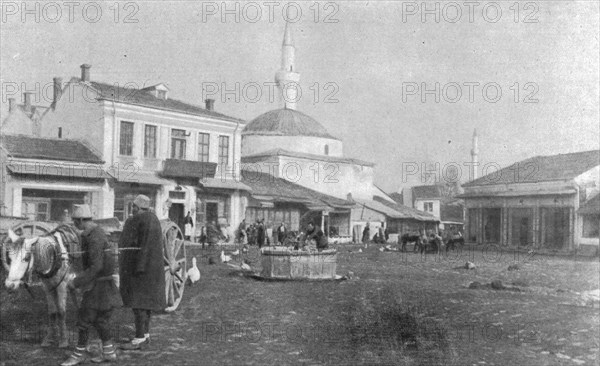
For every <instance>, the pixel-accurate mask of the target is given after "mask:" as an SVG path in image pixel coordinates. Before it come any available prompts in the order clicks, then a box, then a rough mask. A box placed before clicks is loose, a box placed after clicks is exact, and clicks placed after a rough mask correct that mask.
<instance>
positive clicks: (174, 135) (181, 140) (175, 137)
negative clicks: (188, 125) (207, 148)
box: [171, 130, 186, 159]
mask: <svg viewBox="0 0 600 366" xmlns="http://www.w3.org/2000/svg"><path fill="white" fill-rule="evenodd" d="M185 142H186V140H185V131H184V130H171V158H172V159H185Z"/></svg>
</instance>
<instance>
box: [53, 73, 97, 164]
mask: <svg viewBox="0 0 600 366" xmlns="http://www.w3.org/2000/svg"><path fill="white" fill-rule="evenodd" d="M83 85H84V84H81V83H68V84H67V85H66V87H65V89H64V91H63V95H62V97H61V98H60V100H59V101H58V103H57V104H56V108H55V110H54V111H52V110H51V111H48V113H46V115H45V116H44V118H43V119H42V121H41V125H42V126H41V136H42V137H50V138H58V128H59V127H62V138H64V139H74V140H80V141H82V142H84V143H85V144H86V145H88V146H89V147H91V148H92V149H93V150H94V152H95V153H97V154H98V155H100V158H101V159H103V160H105V161H106V160H108V158H107V157H106V156H105V149H104V141H105V135H104V133H105V128H104V112H103V110H102V107H101V103H99V102H97V101H95V100H94V98H95V97H96V93H95V92H94V90H93V89H92V88H91V87H84V86H83Z"/></svg>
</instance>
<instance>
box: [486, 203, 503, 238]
mask: <svg viewBox="0 0 600 366" xmlns="http://www.w3.org/2000/svg"><path fill="white" fill-rule="evenodd" d="M500 213H501V210H500V209H499V208H486V209H484V210H483V219H484V224H483V237H484V240H485V242H486V243H499V242H500V217H501V215H500Z"/></svg>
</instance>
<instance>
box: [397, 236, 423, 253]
mask: <svg viewBox="0 0 600 366" xmlns="http://www.w3.org/2000/svg"><path fill="white" fill-rule="evenodd" d="M421 240H422V238H421V235H419V234H410V233H406V234H404V235H402V236H401V237H400V243H401V244H402V249H401V250H402V251H403V252H406V244H408V243H414V249H413V252H415V253H416V252H417V251H418V250H419V247H420V246H421Z"/></svg>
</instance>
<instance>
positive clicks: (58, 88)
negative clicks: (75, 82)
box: [52, 77, 62, 106]
mask: <svg viewBox="0 0 600 366" xmlns="http://www.w3.org/2000/svg"><path fill="white" fill-rule="evenodd" d="M61 96H62V78H59V77H56V78H54V97H53V99H52V103H53V104H54V105H55V106H56V103H57V102H58V100H59V99H60V97H61Z"/></svg>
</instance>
